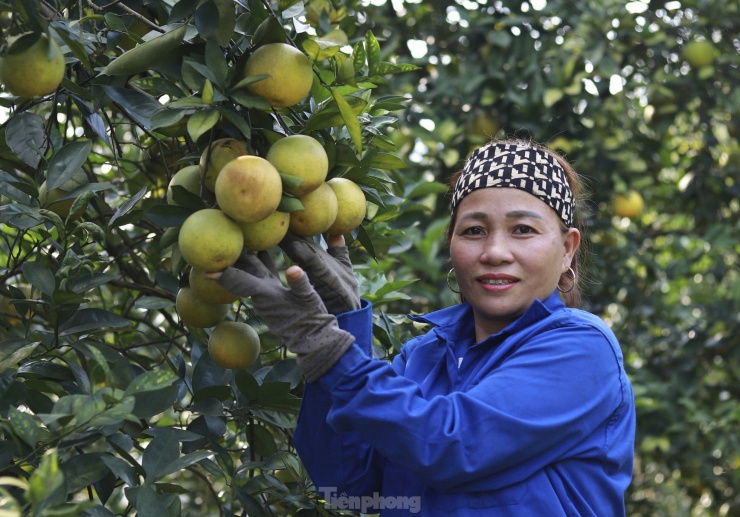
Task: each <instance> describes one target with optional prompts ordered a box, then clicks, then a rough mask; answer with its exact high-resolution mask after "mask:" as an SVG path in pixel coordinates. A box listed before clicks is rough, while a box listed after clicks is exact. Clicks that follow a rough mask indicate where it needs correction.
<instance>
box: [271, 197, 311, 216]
mask: <svg viewBox="0 0 740 517" xmlns="http://www.w3.org/2000/svg"><path fill="white" fill-rule="evenodd" d="M303 209H305V207H304V206H303V203H302V202H301V200H300V199H298V198H297V197H295V196H291V195H290V194H283V196H282V197H281V198H280V204H278V207H277V210H278V212H285V213H288V214H289V213H291V212H297V211H298V210H303Z"/></svg>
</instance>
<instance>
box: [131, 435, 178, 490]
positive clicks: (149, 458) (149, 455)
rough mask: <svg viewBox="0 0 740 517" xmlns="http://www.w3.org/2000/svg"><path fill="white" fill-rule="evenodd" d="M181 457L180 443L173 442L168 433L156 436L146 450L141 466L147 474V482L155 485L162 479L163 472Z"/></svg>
mask: <svg viewBox="0 0 740 517" xmlns="http://www.w3.org/2000/svg"><path fill="white" fill-rule="evenodd" d="M179 457H180V443H179V442H178V441H177V440H173V439H172V437H171V436H168V434H167V433H164V434H161V435H158V436H156V437H155V438H154V439H153V440H152V441H151V442H149V445H147V447H146V449H144V455H143V457H142V460H141V466H142V467H144V472H146V480H147V482H149V483H153V482H154V481H156V480H157V479H159V478H161V477H162V475H161V474H160V473H161V472H165V471H166V470H167V466H168V465H170V464H172V462H174V461H175V460H177V458H179Z"/></svg>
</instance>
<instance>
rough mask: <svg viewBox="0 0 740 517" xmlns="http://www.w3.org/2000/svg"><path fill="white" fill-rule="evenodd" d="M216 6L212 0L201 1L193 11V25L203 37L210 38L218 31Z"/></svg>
mask: <svg viewBox="0 0 740 517" xmlns="http://www.w3.org/2000/svg"><path fill="white" fill-rule="evenodd" d="M218 17H219V16H218V8H217V7H216V4H215V3H214V2H213V0H206V1H204V2H201V3H200V4H199V6H198V9H197V10H196V11H195V27H196V28H197V29H198V34H199V35H200V37H201V38H203V39H206V40H207V39H210V38H211V37H212V36H215V35H216V33H217V31H218Z"/></svg>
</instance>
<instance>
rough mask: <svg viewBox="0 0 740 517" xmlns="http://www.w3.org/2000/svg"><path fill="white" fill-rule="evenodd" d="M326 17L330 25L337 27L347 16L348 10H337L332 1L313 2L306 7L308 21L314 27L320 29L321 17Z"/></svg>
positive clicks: (316, 0) (315, 0)
mask: <svg viewBox="0 0 740 517" xmlns="http://www.w3.org/2000/svg"><path fill="white" fill-rule="evenodd" d="M322 16H326V17H327V18H328V19H329V23H331V24H332V25H336V24H337V23H339V22H340V21H342V20H343V19H344V18H345V16H347V8H346V7H340V8H339V9H335V8H334V6H333V5H332V3H331V1H330V0H312V1H311V2H309V4H308V5H307V6H306V20H307V21H308V23H309V24H311V25H313V26H314V27H318V26H319V23H320V22H321V17H322Z"/></svg>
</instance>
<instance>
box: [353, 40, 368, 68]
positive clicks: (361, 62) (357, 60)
mask: <svg viewBox="0 0 740 517" xmlns="http://www.w3.org/2000/svg"><path fill="white" fill-rule="evenodd" d="M366 60H367V52H366V51H365V45H364V44H363V43H362V42H361V41H358V42H357V43H355V46H354V47H353V48H352V65H353V68H354V69H355V70H362V69H363V68H364V66H365V61H366Z"/></svg>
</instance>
